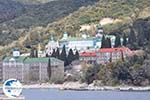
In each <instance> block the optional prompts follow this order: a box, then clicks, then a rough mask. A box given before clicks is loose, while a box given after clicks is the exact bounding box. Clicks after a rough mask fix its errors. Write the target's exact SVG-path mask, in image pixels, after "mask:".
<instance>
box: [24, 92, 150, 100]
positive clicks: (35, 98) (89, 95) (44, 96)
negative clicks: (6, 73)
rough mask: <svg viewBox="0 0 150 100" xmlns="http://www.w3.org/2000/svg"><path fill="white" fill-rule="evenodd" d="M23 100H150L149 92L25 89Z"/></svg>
mask: <svg viewBox="0 0 150 100" xmlns="http://www.w3.org/2000/svg"><path fill="white" fill-rule="evenodd" d="M23 95H24V96H25V98H26V99H25V100H150V92H119V91H118V92H117V91H61V90H57V89H25V90H23Z"/></svg>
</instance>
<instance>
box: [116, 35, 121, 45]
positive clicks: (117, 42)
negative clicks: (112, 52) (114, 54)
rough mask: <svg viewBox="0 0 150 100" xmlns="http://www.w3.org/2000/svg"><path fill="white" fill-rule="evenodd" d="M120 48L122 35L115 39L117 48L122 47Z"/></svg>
mask: <svg viewBox="0 0 150 100" xmlns="http://www.w3.org/2000/svg"><path fill="white" fill-rule="evenodd" d="M120 46H121V40H120V35H118V34H117V36H116V39H115V47H120Z"/></svg>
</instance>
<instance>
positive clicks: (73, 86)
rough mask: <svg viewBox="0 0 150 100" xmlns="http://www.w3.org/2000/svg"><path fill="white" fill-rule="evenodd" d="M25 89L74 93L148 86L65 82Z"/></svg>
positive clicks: (136, 89)
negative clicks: (69, 91)
mask: <svg viewBox="0 0 150 100" xmlns="http://www.w3.org/2000/svg"><path fill="white" fill-rule="evenodd" d="M23 88H25V89H32V88H33V89H35V88H42V89H43V88H45V89H46V88H52V89H60V90H74V91H150V86H146V87H135V86H93V85H92V84H91V85H88V84H85V83H82V84H81V83H79V82H65V83H63V84H49V83H42V84H33V85H24V86H23Z"/></svg>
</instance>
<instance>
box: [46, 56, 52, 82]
mask: <svg viewBox="0 0 150 100" xmlns="http://www.w3.org/2000/svg"><path fill="white" fill-rule="evenodd" d="M47 73H48V78H49V80H50V78H51V58H49V59H48V66H47Z"/></svg>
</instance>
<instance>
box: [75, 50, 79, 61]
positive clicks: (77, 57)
mask: <svg viewBox="0 0 150 100" xmlns="http://www.w3.org/2000/svg"><path fill="white" fill-rule="evenodd" d="M79 56H80V55H79V52H78V51H76V53H75V60H79Z"/></svg>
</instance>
